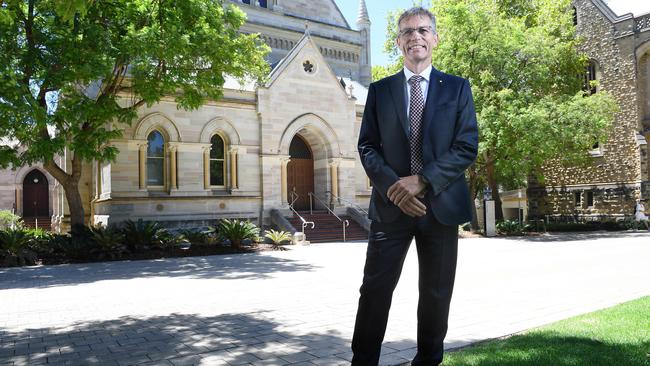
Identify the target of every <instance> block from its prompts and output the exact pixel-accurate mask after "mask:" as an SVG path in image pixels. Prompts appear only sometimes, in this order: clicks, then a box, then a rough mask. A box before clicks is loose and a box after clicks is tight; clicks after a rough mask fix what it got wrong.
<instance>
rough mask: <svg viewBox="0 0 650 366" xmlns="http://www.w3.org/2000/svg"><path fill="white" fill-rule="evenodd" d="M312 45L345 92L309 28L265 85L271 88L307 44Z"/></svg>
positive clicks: (320, 62) (276, 67)
mask: <svg viewBox="0 0 650 366" xmlns="http://www.w3.org/2000/svg"><path fill="white" fill-rule="evenodd" d="M308 45H310V46H311V47H313V49H314V50H316V51H317V52H316V54H317V57H318V58H320V60H319V64H320V65H322V66H321V67H322V68H324V69H326V70H325V72H326V73H329V74H330V75H331V77H332V81H333V82H336V83H337V84H338V85H339V87H340V88H341V91H342V92H344V93H345V90H344V89H343V86H342V85H341V84H340V83H339V81H338V78H337V77H336V74H335V73H334V71H332V68H331V67H330V65H329V63H328V62H327V61H326V60H325V58H324V57H323V55H322V54H321V53H320V52H319V51H318V50H319V47H318V45H316V42H314V40H313V39H312V38H311V35H310V34H309V29H307V30H305V34H303V36H302V38H300V40H299V41H298V42H297V43H296V45H295V47H293V49H291V51H289V53H288V54H287V55H286V56H285V57H284V58H283V59H282V60H280V62H279V63H278V64H277V65H276V66H275V67H274V68H273V70H271V73H270V74H269V79H268V81H267V82H266V84H265V85H264V86H265V87H267V88H269V87H271V85H273V83H274V82H275V81H276V80H277V79H278V77H279V76H280V75H282V73H283V72H284V71H285V70H286V69H287V67H288V66H289V65H290V64H291V62H292V61H293V60H295V58H296V57H297V56H298V55H299V54H300V51H302V50H303V49H304V48H305V47H306V46H308Z"/></svg>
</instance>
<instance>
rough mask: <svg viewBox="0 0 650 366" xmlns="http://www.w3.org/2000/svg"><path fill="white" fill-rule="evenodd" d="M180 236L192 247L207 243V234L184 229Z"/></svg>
mask: <svg viewBox="0 0 650 366" xmlns="http://www.w3.org/2000/svg"><path fill="white" fill-rule="evenodd" d="M180 233H181V235H183V237H184V238H185V239H187V240H188V241H189V242H190V243H192V244H193V245H205V244H207V243H208V233H206V232H203V231H198V230H191V229H184V230H181V231H180Z"/></svg>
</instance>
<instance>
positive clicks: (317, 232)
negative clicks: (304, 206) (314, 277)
mask: <svg viewBox="0 0 650 366" xmlns="http://www.w3.org/2000/svg"><path fill="white" fill-rule="evenodd" d="M299 213H300V215H301V216H302V217H304V218H305V220H307V221H313V222H314V224H315V225H316V226H315V227H314V228H313V229H311V226H307V227H306V228H305V235H306V236H307V240H308V241H309V242H311V243H331V242H341V241H343V224H341V222H340V221H339V220H338V219H337V218H336V217H335V216H334V215H332V214H330V213H329V212H327V211H313V214H310V213H309V211H306V212H305V211H299ZM287 219H288V220H289V222H290V223H291V225H293V227H295V228H296V230H298V231H300V230H301V229H302V221H300V218H299V217H297V216H295V215H294V217H292V218H287ZM341 219H343V220H346V219H347V220H348V222H350V226H348V227H346V228H345V241H354V240H368V232H367V231H366V230H364V229H363V228H362V227H361V226H359V224H357V223H356V221H353V220H352V219H351V218H350V217H349V216H341Z"/></svg>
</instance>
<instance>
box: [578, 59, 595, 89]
mask: <svg viewBox="0 0 650 366" xmlns="http://www.w3.org/2000/svg"><path fill="white" fill-rule="evenodd" d="M596 80H598V65H597V64H596V61H594V60H589V63H588V64H587V69H586V70H585V75H584V84H583V87H582V88H583V90H584V91H586V92H589V94H596V92H597V91H598V88H597V86H596V84H595V83H594V82H595V81H596Z"/></svg>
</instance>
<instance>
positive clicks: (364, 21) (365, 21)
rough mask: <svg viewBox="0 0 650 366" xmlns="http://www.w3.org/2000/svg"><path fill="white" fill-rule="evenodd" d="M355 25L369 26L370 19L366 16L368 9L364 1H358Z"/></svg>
mask: <svg viewBox="0 0 650 366" xmlns="http://www.w3.org/2000/svg"><path fill="white" fill-rule="evenodd" d="M357 25H358V26H359V27H361V26H362V25H370V17H369V16H368V8H366V1H365V0H359V16H358V17H357Z"/></svg>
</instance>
